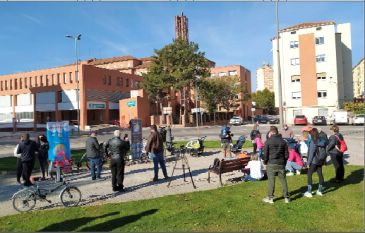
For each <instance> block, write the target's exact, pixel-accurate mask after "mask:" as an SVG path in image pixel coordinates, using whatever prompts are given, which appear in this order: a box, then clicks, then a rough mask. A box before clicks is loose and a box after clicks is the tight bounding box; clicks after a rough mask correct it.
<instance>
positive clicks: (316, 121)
mask: <svg viewBox="0 0 365 233" xmlns="http://www.w3.org/2000/svg"><path fill="white" fill-rule="evenodd" d="M312 124H313V125H327V120H326V117H325V116H315V117H313V119H312Z"/></svg>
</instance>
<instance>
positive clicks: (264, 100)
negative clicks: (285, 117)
mask: <svg viewBox="0 0 365 233" xmlns="http://www.w3.org/2000/svg"><path fill="white" fill-rule="evenodd" d="M252 100H253V101H255V102H256V106H257V107H260V108H263V109H264V111H265V112H266V113H269V114H273V113H274V110H275V95H274V93H273V92H270V91H269V90H268V89H266V88H265V89H264V90H262V91H257V92H256V93H253V94H252Z"/></svg>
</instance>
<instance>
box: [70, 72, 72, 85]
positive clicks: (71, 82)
mask: <svg viewBox="0 0 365 233" xmlns="http://www.w3.org/2000/svg"><path fill="white" fill-rule="evenodd" d="M69 80H70V83H72V72H70V73H69Z"/></svg>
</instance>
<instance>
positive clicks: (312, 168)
mask: <svg viewBox="0 0 365 233" xmlns="http://www.w3.org/2000/svg"><path fill="white" fill-rule="evenodd" d="M315 171H317V174H318V179H319V184H320V185H323V183H324V178H323V174H322V165H320V166H318V165H315V164H311V165H310V167H309V169H308V185H312V175H313V173H314V172H315Z"/></svg>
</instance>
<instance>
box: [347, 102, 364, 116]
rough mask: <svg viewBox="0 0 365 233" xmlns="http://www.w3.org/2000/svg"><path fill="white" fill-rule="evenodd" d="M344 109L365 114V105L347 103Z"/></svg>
mask: <svg viewBox="0 0 365 233" xmlns="http://www.w3.org/2000/svg"><path fill="white" fill-rule="evenodd" d="M343 108H344V109H345V110H346V111H349V112H353V113H355V114H364V103H354V102H345V103H344V104H343Z"/></svg>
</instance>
